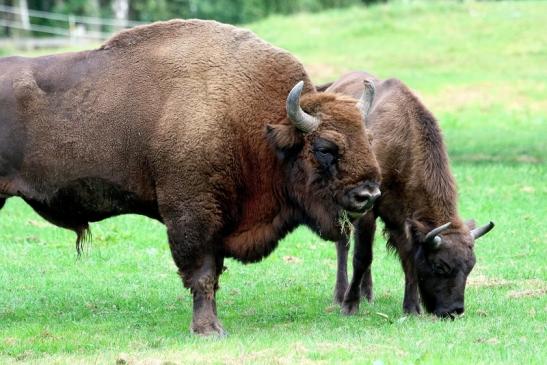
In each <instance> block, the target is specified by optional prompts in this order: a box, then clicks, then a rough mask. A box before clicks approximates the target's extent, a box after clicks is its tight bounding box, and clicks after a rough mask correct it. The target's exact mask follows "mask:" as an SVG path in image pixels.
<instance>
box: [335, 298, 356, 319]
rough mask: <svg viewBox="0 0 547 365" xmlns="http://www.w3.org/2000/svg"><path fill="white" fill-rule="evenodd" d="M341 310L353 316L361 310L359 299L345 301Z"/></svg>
mask: <svg viewBox="0 0 547 365" xmlns="http://www.w3.org/2000/svg"><path fill="white" fill-rule="evenodd" d="M340 312H341V313H342V314H343V315H345V316H353V315H355V314H357V312H359V301H358V300H356V301H344V302H343V303H342V309H341V310H340Z"/></svg>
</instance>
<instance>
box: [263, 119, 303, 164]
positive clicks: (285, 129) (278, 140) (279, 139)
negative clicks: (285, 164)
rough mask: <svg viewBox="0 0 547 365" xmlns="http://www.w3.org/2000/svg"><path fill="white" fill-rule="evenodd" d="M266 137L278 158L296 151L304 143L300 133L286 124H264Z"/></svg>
mask: <svg viewBox="0 0 547 365" xmlns="http://www.w3.org/2000/svg"><path fill="white" fill-rule="evenodd" d="M266 138H267V139H268V142H269V143H270V145H271V146H272V147H273V148H274V149H275V151H276V152H277V156H278V157H279V159H280V160H284V159H286V158H287V157H289V156H291V155H294V154H296V153H298V151H299V150H300V148H301V147H302V144H303V143H304V137H303V136H302V133H300V132H299V131H297V130H296V128H295V127H294V126H292V125H287V124H276V125H273V124H268V125H266Z"/></svg>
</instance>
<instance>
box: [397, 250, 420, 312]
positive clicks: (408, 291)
mask: <svg viewBox="0 0 547 365" xmlns="http://www.w3.org/2000/svg"><path fill="white" fill-rule="evenodd" d="M401 263H402V265H403V270H404V272H405V296H404V299H403V312H404V313H407V314H420V311H421V310H420V299H419V296H418V278H417V277H416V272H415V270H414V264H413V263H412V261H411V259H410V257H401Z"/></svg>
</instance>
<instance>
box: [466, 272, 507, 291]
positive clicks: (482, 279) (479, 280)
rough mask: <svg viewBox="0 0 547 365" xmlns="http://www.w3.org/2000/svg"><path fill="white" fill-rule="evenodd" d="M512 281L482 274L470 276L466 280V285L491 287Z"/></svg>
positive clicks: (505, 284)
mask: <svg viewBox="0 0 547 365" xmlns="http://www.w3.org/2000/svg"><path fill="white" fill-rule="evenodd" d="M510 285H513V282H512V281H510V280H505V279H500V278H489V277H487V276H484V275H475V276H471V277H469V278H468V280H467V286H470V287H476V288H492V287H499V286H510Z"/></svg>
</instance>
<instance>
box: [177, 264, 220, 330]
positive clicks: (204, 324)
mask: <svg viewBox="0 0 547 365" xmlns="http://www.w3.org/2000/svg"><path fill="white" fill-rule="evenodd" d="M215 261H217V260H215V258H214V257H213V256H211V255H207V256H205V257H204V258H203V263H202V265H201V266H200V268H199V269H198V270H196V271H194V272H193V273H188V274H189V276H190V278H191V280H192V281H193V282H192V283H191V284H190V290H191V291H192V295H193V300H194V305H193V312H194V313H193V318H192V325H191V331H192V333H195V334H198V335H203V336H208V335H220V336H223V335H225V334H226V332H225V331H224V328H222V325H221V324H220V322H219V320H218V318H217V308H216V291H217V290H218V278H219V274H220V273H219V272H218V270H217V265H216V263H215ZM185 275H186V274H185V273H181V277H182V278H183V281H184V280H185Z"/></svg>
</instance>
